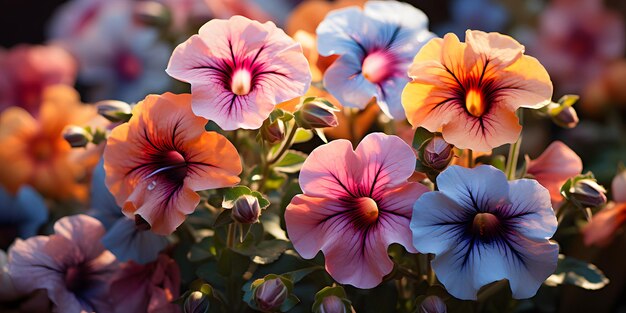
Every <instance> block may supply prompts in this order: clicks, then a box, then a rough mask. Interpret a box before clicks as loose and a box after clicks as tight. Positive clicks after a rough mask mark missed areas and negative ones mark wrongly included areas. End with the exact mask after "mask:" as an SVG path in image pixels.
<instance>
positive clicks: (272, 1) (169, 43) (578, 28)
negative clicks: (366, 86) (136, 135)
mask: <svg viewBox="0 0 626 313" xmlns="http://www.w3.org/2000/svg"><path fill="white" fill-rule="evenodd" d="M362 2H363V1H358V0H352V1H349V0H342V1H337V2H330V1H323V0H317V1H311V0H304V1H297V0H71V1H66V0H45V1H42V0H19V1H17V0H0V29H2V31H0V112H1V111H2V110H4V109H5V108H6V107H8V106H12V105H18V106H22V107H23V108H25V109H26V110H28V111H30V112H31V113H32V114H33V115H36V114H37V113H36V112H37V108H38V105H39V102H40V101H41V92H42V90H43V89H44V88H45V86H47V85H51V84H58V83H64V84H69V85H73V86H75V87H76V89H77V90H78V91H79V93H80V95H81V99H82V101H83V102H87V103H93V102H96V101H99V100H104V99H118V100H123V101H126V102H136V101H139V100H141V99H143V97H144V96H145V95H146V94H148V93H162V92H165V91H173V92H185V91H188V86H186V85H183V84H181V83H177V82H175V81H174V80H172V79H171V78H169V77H168V76H167V75H166V74H165V71H164V69H165V67H166V65H167V62H168V60H169V56H170V54H171V51H172V50H173V48H174V47H175V46H176V45H177V44H179V43H181V42H183V41H184V40H186V39H187V38H188V37H189V36H190V35H191V34H194V33H196V32H197V30H198V28H199V26H200V25H202V24H203V23H205V22H206V21H208V20H209V19H211V18H228V17H229V16H231V15H234V14H240V15H245V16H247V17H250V18H253V19H257V20H260V21H267V20H271V21H274V22H275V23H276V24H277V25H278V26H280V27H283V28H284V29H285V30H286V32H287V33H288V34H290V35H294V34H295V33H296V32H297V31H298V30H304V31H307V32H309V33H313V34H314V29H315V27H316V25H317V23H319V21H320V20H321V19H322V18H323V17H324V15H325V14H326V13H327V12H328V11H329V10H331V9H334V8H339V7H342V6H346V5H351V4H357V5H358V4H360V3H362ZM407 2H409V3H411V4H412V5H414V6H415V7H417V8H420V9H421V10H423V11H424V12H425V13H426V14H427V16H428V17H429V19H430V28H431V30H432V31H433V32H435V33H436V34H438V35H439V36H443V35H444V34H445V33H447V32H454V33H456V34H457V35H458V36H459V37H460V38H463V37H464V32H465V30H466V29H479V30H484V31H497V32H501V33H505V34H508V35H511V36H513V37H514V38H516V39H517V40H518V41H520V42H521V43H522V44H524V45H525V46H526V53H527V54H529V55H532V56H535V57H536V58H538V59H539V60H540V61H541V62H542V63H543V64H544V66H545V67H546V68H547V69H548V72H549V73H550V75H551V77H552V80H553V83H554V86H555V92H554V99H553V100H554V101H557V100H558V99H559V98H560V97H561V96H563V95H566V94H577V95H580V100H579V101H578V102H577V103H576V104H575V105H574V108H575V110H576V112H577V117H578V120H579V122H578V125H577V127H575V128H572V129H565V128H562V127H559V126H556V125H555V124H554V123H552V122H551V121H550V120H549V119H546V118H543V117H539V116H534V115H531V116H526V117H525V123H526V124H525V127H524V135H523V136H524V141H523V146H522V155H525V154H528V155H529V156H530V157H531V158H536V157H537V156H538V155H539V154H540V152H541V151H543V150H544V149H545V147H546V146H547V145H548V144H549V143H550V142H552V141H554V140H561V141H563V142H565V143H566V144H567V145H568V146H570V147H571V148H572V149H573V150H574V151H576V152H577V153H578V155H580V157H581V158H582V160H583V164H584V171H583V172H585V171H593V173H594V174H595V175H596V177H597V178H598V181H599V182H600V183H601V184H603V185H605V186H607V187H608V186H610V184H611V180H612V178H613V177H614V176H615V173H616V171H617V170H618V169H619V168H620V166H623V164H625V163H626V23H625V22H624V21H625V20H626V1H625V0H606V1H603V0H549V1H546V0H524V1H522V0H503V1H496V0H437V1H431V0H421V1H407ZM313 38H314V37H313ZM570 119H571V120H570V121H569V122H571V123H574V122H576V119H575V116H574V117H572V116H570ZM565 122H568V121H565ZM368 125H369V124H367V125H366V126H365V128H366V129H367V128H368V127H370V126H368ZM0 126H2V125H0ZM375 127H376V126H371V127H370V128H375ZM2 148H3V149H5V147H2ZM505 148H506V147H505ZM503 152H505V150H503ZM607 189H609V188H607ZM624 192H626V190H625V191H624ZM563 248H564V249H567V250H569V251H570V252H569V254H571V255H572V256H578V257H580V258H583V259H587V260H589V261H592V262H593V263H594V264H596V265H597V266H598V267H599V268H600V269H602V270H603V271H604V272H605V273H606V275H607V276H608V277H609V278H610V279H611V283H610V284H609V285H608V286H607V287H605V288H604V289H602V290H599V291H585V290H582V289H576V288H575V287H572V288H569V287H564V288H563V289H551V290H550V291H546V292H544V293H540V294H539V296H538V297H542V296H545V297H547V298H548V297H549V298H553V297H554V296H558V297H559V299H561V300H560V303H559V304H558V305H555V304H554V303H553V301H546V305H545V307H544V308H542V310H543V311H545V312H556V311H560V312H626V293H625V290H626V288H625V287H626V236H625V235H624V234H623V233H619V236H618V237H616V239H615V240H614V241H613V243H612V244H610V245H608V246H606V247H603V248H592V249H591V252H589V251H590V250H589V248H584V249H583V245H582V243H581V240H580V238H574V239H572V240H571V242H566V243H565V244H564V247H563ZM579 250H580V251H579ZM583 251H584V252H583ZM583 253H584V254H583ZM577 254H578V255H577ZM549 293H558V295H554V294H549Z"/></svg>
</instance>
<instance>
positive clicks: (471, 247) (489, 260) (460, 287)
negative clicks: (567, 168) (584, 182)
mask: <svg viewBox="0 0 626 313" xmlns="http://www.w3.org/2000/svg"><path fill="white" fill-rule="evenodd" d="M437 186H438V187H439V190H440V191H434V192H429V193H426V194H424V195H423V196H422V197H420V198H419V199H418V200H417V201H416V202H415V206H414V207H413V218H412V219H411V230H412V231H413V244H414V245H415V248H417V250H418V251H420V252H421V253H434V254H435V259H434V260H433V261H432V266H433V269H434V270H435V273H436V274H437V277H438V278H439V280H440V281H441V282H442V283H443V285H444V286H445V287H446V289H447V290H448V292H450V294H451V295H453V296H454V297H457V298H459V299H465V300H470V299H474V300H475V299H476V293H477V292H478V290H479V289H480V288H481V287H482V286H484V285H487V284H489V283H491V282H494V281H498V280H501V279H508V280H509V284H510V286H511V290H512V291H513V297H515V298H517V299H520V298H530V297H532V296H534V295H535V293H536V292H537V289H539V286H540V285H541V284H542V283H543V281H544V280H545V279H546V278H548V276H550V275H551V274H552V273H553V272H554V270H555V269H556V262H557V259H558V253H559V246H558V245H557V244H555V243H552V242H550V241H549V240H548V239H549V238H550V237H552V235H554V232H555V231H556V227H557V221H556V217H555V216H554V212H553V211H552V207H551V204H550V194H549V192H548V190H547V189H546V188H544V187H543V186H541V185H540V184H539V183H538V182H537V181H536V180H532V179H519V180H515V181H510V182H507V180H506V177H505V176H504V173H502V172H501V171H500V170H498V169H496V168H495V167H493V166H489V165H481V166H478V167H475V168H473V169H467V168H463V167H459V166H451V167H449V168H447V169H446V170H445V171H443V172H442V173H441V174H440V175H439V176H438V177H437Z"/></svg>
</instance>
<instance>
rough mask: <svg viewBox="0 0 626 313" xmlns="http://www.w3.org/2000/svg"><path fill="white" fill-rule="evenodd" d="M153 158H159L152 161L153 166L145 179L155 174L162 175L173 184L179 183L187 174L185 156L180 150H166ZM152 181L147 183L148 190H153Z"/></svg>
mask: <svg viewBox="0 0 626 313" xmlns="http://www.w3.org/2000/svg"><path fill="white" fill-rule="evenodd" d="M155 158H157V159H160V160H158V161H156V162H155V163H154V165H155V168H153V170H152V172H151V173H150V174H149V175H148V176H146V179H148V178H151V177H153V176H155V175H163V176H162V177H164V178H166V179H167V180H168V181H169V182H171V183H173V184H174V185H179V184H181V183H182V182H183V180H184V179H185V177H186V176H187V163H186V162H185V157H183V155H182V154H181V153H180V152H178V151H176V150H171V151H166V152H164V153H163V154H159V155H155ZM154 183H156V182H154ZM154 183H153V184H150V185H148V190H153V189H154V188H155V187H156V186H155V185H154Z"/></svg>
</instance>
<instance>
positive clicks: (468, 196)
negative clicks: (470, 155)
mask: <svg viewBox="0 0 626 313" xmlns="http://www.w3.org/2000/svg"><path fill="white" fill-rule="evenodd" d="M437 186H438V187H439V190H441V191H442V192H443V193H444V194H445V195H446V196H448V197H449V198H451V199H453V200H455V201H456V202H457V203H458V204H459V205H460V206H462V207H463V208H465V209H475V210H477V211H484V210H487V209H488V208H492V207H497V206H500V205H504V204H506V203H507V202H508V196H509V185H508V182H507V180H506V176H504V173H502V171H500V170H498V169H496V168H495V167H493V166H489V165H480V166H477V167H475V168H473V169H467V168H463V167H460V166H456V165H453V166H450V167H448V168H447V169H446V170H445V171H443V172H442V173H441V174H439V176H438V177H437Z"/></svg>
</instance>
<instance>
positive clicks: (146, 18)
mask: <svg viewBox="0 0 626 313" xmlns="http://www.w3.org/2000/svg"><path fill="white" fill-rule="evenodd" d="M133 17H134V18H135V20H137V21H138V22H141V23H143V24H145V25H148V26H156V27H163V26H167V25H169V23H170V22H171V21H170V20H171V13H170V9H169V8H168V7H166V6H165V5H163V4H161V3H159V2H157V1H151V0H143V1H136V3H135V7H134V9H133Z"/></svg>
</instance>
